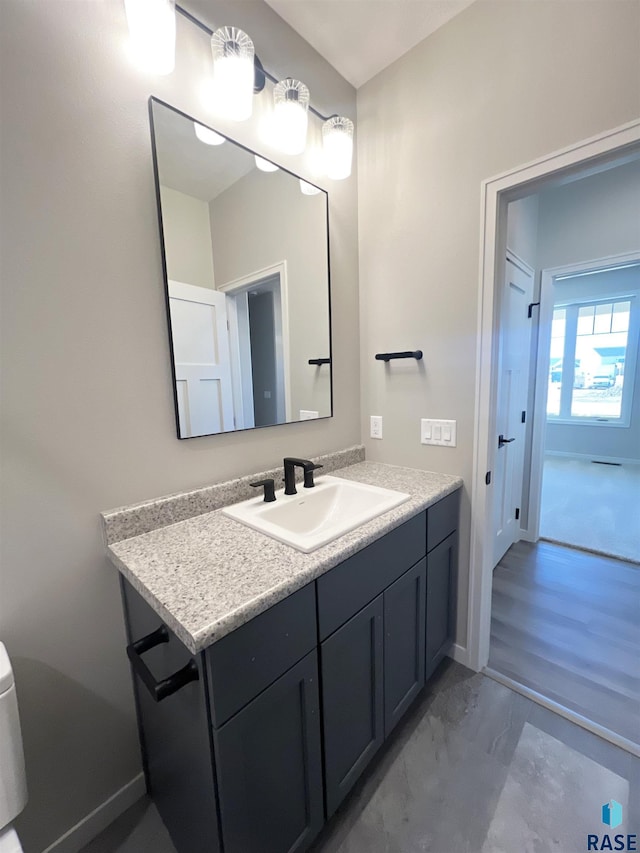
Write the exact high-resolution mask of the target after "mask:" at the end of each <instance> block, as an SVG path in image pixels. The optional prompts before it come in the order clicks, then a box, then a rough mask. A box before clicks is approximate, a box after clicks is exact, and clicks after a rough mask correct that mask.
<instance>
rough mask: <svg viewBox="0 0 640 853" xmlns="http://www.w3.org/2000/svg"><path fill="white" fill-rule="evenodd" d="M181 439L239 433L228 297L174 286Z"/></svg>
mask: <svg viewBox="0 0 640 853" xmlns="http://www.w3.org/2000/svg"><path fill="white" fill-rule="evenodd" d="M169 310H170V313H171V335H172V339H173V357H174V364H175V371H176V399H177V401H178V421H179V424H180V437H181V438H190V437H191V436H195V435H210V434H211V433H217V432H227V431H228V430H232V429H234V422H233V391H232V385H231V367H230V359H229V335H228V330H227V311H226V297H225V295H224V293H219V292H218V291H217V290H209V289H208V288H206V287H195V286H194V285H192V284H183V283H182V282H179V281H170V282H169Z"/></svg>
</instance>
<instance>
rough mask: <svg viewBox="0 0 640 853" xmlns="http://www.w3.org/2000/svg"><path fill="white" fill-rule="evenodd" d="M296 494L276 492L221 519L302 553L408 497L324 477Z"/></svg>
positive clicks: (228, 510)
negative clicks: (269, 498) (271, 499)
mask: <svg viewBox="0 0 640 853" xmlns="http://www.w3.org/2000/svg"><path fill="white" fill-rule="evenodd" d="M297 489H298V494H297V495H285V494H284V490H281V491H279V492H276V500H275V501H274V502H271V503H265V502H264V500H263V499H262V497H256V498H251V499H250V500H248V501H243V502H242V503H238V504H233V506H228V507H225V508H224V509H223V510H222V512H223V514H224V515H227V516H229V518H233V519H235V520H236V521H241V522H242V523H243V524H246V525H247V526H248V527H253V529H254V530H259V531H260V533H265V534H266V535H267V536H271V537H272V538H273V539H278V540H279V541H280V542H284V543H285V544H286V545H292V546H293V547H294V548H297V549H298V551H304V553H305V554H308V553H309V552H310V551H315V550H316V548H320V547H321V546H322V545H326V544H327V543H328V542H333V540H334V539H337V538H338V537H339V536H342V535H343V534H345V533H348V532H349V531H350V530H355V528H356V527H359V526H360V525H361V524H364V523H365V522H366V521H371V519H373V518H377V516H379V515H382V514H383V513H384V512H388V511H389V510H390V509H394V507H397V506H400V504H402V503H404V502H405V501H408V500H409V498H410V495H407V494H405V493H404V492H395V491H392V490H391V489H382V488H380V487H378V486H369V485H367V484H366V483H355V482H353V481H352V480H342V479H340V478H339V477H331V476H328V475H325V476H323V477H319V478H318V479H317V480H316V484H315V486H314V487H313V488H312V489H305V488H304V487H303V486H302V485H298V486H297Z"/></svg>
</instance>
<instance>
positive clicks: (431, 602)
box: [425, 532, 458, 678]
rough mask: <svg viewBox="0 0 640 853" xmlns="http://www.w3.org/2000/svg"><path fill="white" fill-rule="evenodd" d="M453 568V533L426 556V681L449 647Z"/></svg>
mask: <svg viewBox="0 0 640 853" xmlns="http://www.w3.org/2000/svg"><path fill="white" fill-rule="evenodd" d="M457 568H458V534H457V532H456V533H452V534H451V535H450V536H447V538H446V539H445V540H444V542H441V543H440V544H439V545H438V546H437V547H435V548H434V549H433V551H430V552H429V553H428V554H427V631H426V640H427V655H426V658H427V659H426V672H425V675H426V678H429V676H430V675H431V673H432V672H433V671H434V670H435V668H436V667H437V666H438V664H439V663H440V661H441V660H442V658H443V657H444V656H445V655H446V654H447V652H448V651H449V649H450V648H451V645H452V644H453V639H454V632H455V610H456V596H455V590H456V578H457Z"/></svg>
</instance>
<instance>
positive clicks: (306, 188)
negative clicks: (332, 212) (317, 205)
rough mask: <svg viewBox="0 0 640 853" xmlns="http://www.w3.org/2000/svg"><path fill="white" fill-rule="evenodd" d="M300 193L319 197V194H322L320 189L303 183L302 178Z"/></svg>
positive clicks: (305, 182)
mask: <svg viewBox="0 0 640 853" xmlns="http://www.w3.org/2000/svg"><path fill="white" fill-rule="evenodd" d="M300 191H301V192H302V194H303V195H318V193H319V192H320V190H319V189H318V187H314V185H313V184H309V183H307V181H303V180H302V178H300Z"/></svg>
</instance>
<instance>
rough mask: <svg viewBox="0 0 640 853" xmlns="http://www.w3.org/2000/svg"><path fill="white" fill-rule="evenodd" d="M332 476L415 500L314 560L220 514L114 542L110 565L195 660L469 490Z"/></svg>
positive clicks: (362, 466)
mask: <svg viewBox="0 0 640 853" xmlns="http://www.w3.org/2000/svg"><path fill="white" fill-rule="evenodd" d="M331 473H332V476H334V477H343V478H344V479H346V480H355V481H357V482H361V483H369V484H371V485H374V486H382V487H384V488H388V489H396V490H397V491H400V492H407V493H408V494H410V495H411V499H410V500H408V501H406V502H405V503H404V504H402V505H401V506H399V507H397V508H396V509H393V510H390V511H389V512H386V513H384V514H383V515H381V516H379V517H378V518H375V519H373V521H369V522H367V523H366V524H363V525H361V526H360V527H358V528H357V529H356V530H353V531H351V532H350V533H346V534H345V535H344V536H341V537H340V538H339V539H336V540H335V541H334V542H330V543H329V544H328V545H325V546H323V547H322V548H318V550H316V551H313V552H312V553H310V554H303V553H301V552H300V551H297V550H295V549H294V548H291V547H289V546H288V545H284V544H282V543H280V542H277V541H276V540H275V539H271V538H269V537H268V536H265V535H264V534H262V533H258V532H257V531H255V530H252V529H251V528H249V527H246V526H245V525H243V524H240V523H239V522H237V521H234V520H232V519H230V518H227V517H226V516H224V515H223V514H222V513H221V512H220V511H219V510H215V511H213V512H205V513H203V514H201V515H196V516H194V517H191V518H187V519H185V520H183V521H179V522H177V523H174V524H169V525H168V526H164V527H160V528H159V529H156V530H151V531H149V532H146V533H142V534H141V535H137V536H134V537H132V538H129V539H123V540H122V541H118V542H111V544H109V546H108V553H109V557H110V559H111V561H112V562H113V563H114V564H115V565H116V566H117V568H118V569H119V570H120V571H121V572H122V574H123V575H124V576H125V577H126V578H127V580H128V581H129V582H130V583H131V585H132V586H133V587H134V588H135V589H136V590H137V591H138V592H139V593H140V594H141V595H142V597H143V598H144V599H145V600H146V601H147V602H148V603H149V604H150V605H151V606H152V607H153V609H154V610H155V611H156V612H157V613H158V615H159V616H160V617H161V618H162V619H163V620H164V621H165V623H166V624H167V625H168V627H169V628H170V629H171V630H172V631H173V632H174V633H175V634H176V635H177V636H178V637H179V639H180V640H182V642H183V643H184V644H185V646H187V648H188V649H190V651H191V652H193V653H194V654H195V653H197V652H200V651H202V650H203V649H205V648H206V647H207V646H210V645H211V644H212V643H214V642H216V640H219V639H221V638H222V637H224V636H225V635H226V634H229V633H230V632H231V631H233V630H234V629H235V628H239V627H240V626H241V625H243V624H244V623H245V622H248V621H249V620H250V619H251V618H253V617H254V616H257V615H258V614H259V613H262V612H263V611H264V610H267V609H268V608H269V607H271V606H272V605H273V604H276V603H277V602H278V601H281V600H282V599H283V598H286V597H287V596H288V595H290V594H291V593H292V592H295V591H296V590H297V589H300V588H301V587H303V586H305V585H306V584H308V583H309V582H310V581H312V580H314V579H315V578H317V577H319V576H320V575H322V574H324V573H325V572H326V571H328V570H329V569H331V568H333V567H334V566H337V565H338V563H341V562H342V561H343V560H346V559H347V557H350V556H351V555H353V554H355V553H356V552H357V551H360V550H361V549H362V548H364V547H365V546H367V545H369V544H370V543H371V542H374V541H375V540H376V539H379V538H380V537H381V536H384V534H385V533H388V532H389V531H390V530H393V528H394V527H397V526H398V525H400V524H402V523H403V522H405V521H407V520H408V519H409V518H411V517H412V516H414V515H417V513H419V512H421V511H422V510H423V509H425V508H426V507H428V506H430V505H431V504H433V503H435V502H436V501H438V500H440V499H441V498H443V497H445V496H446V495H448V494H451V493H452V492H454V491H455V490H456V489H458V488H459V487H460V486H462V479H461V478H460V477H452V476H449V475H447V474H434V473H431V472H427V471H418V470H415V469H413V468H398V467H396V466H393V465H382V464H380V463H376V462H358V463H356V464H355V465H350V466H349V467H345V468H341V469H339V470H333V471H332V472H331Z"/></svg>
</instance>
